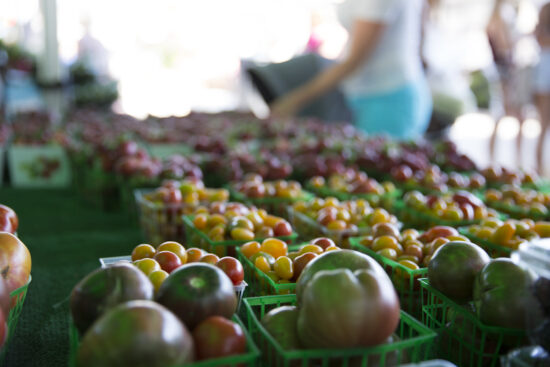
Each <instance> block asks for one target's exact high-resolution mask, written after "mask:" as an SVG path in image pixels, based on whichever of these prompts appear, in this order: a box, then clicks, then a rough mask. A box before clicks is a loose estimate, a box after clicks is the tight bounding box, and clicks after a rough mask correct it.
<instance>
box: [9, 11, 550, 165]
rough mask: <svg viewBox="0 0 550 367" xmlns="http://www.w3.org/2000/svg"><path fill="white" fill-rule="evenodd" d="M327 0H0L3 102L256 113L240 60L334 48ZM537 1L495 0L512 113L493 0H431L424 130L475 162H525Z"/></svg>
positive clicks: (56, 108)
mask: <svg viewBox="0 0 550 367" xmlns="http://www.w3.org/2000/svg"><path fill="white" fill-rule="evenodd" d="M337 2H338V1H335V0H330V1H329V0H309V1H308V0H232V1H223V0H187V1H178V0H156V1H139V2H135V1H129V0H118V1H107V0H79V1H74V0H17V1H13V0H0V40H1V43H0V47H1V48H2V49H3V50H5V52H4V53H3V55H4V56H3V58H2V59H3V60H4V66H3V68H2V70H3V71H2V75H3V78H2V87H1V90H2V96H3V97H2V100H3V107H2V108H3V111H4V113H5V114H6V115H10V114H15V113H17V112H19V111H28V110H34V109H44V108H45V109H47V110H49V111H50V113H51V114H52V115H53V116H60V115H61V114H62V113H63V111H64V109H67V108H68V107H69V105H70V104H77V105H88V104H95V105H100V106H108V108H112V109H113V110H114V111H116V112H119V113H125V114H129V115H131V116H135V117H138V118H143V117H145V116H149V115H154V116H159V117H163V116H173V115H175V116H184V115H187V114H189V113H190V112H191V111H199V112H218V111H233V110H239V111H252V112H253V113H254V114H255V115H256V116H257V117H267V116H268V114H269V109H268V107H267V104H266V103H265V101H264V99H263V98H262V97H261V95H260V93H258V91H257V90H256V88H254V86H253V85H252V83H251V81H250V79H249V78H248V77H247V74H246V73H245V69H246V67H247V65H263V64H269V63H279V62H284V61H286V60H289V59H292V58H293V57H296V56H297V55H301V54H304V53H308V52H315V53H318V54H319V55H321V56H322V57H324V58H327V59H337V58H338V57H339V55H340V54H341V51H342V48H343V46H344V44H345V42H346V40H347V33H346V31H345V30H344V29H343V28H342V27H341V26H340V25H339V23H338V21H337V18H336V15H335V9H334V8H335V4H336V3H337ZM544 3H545V1H543V0H508V1H504V2H503V5H502V7H501V9H500V10H499V11H500V14H501V16H502V19H504V21H505V24H506V26H507V27H508V31H509V34H510V35H511V39H512V40H513V45H512V59H513V63H514V67H515V68H516V69H517V72H518V75H519V77H518V81H517V82H516V84H515V86H514V89H515V90H516V91H517V93H518V96H517V99H518V100H520V101H521V108H520V109H521V114H520V116H511V115H512V114H510V113H507V112H508V111H507V108H506V106H505V103H504V100H505V98H503V93H502V89H503V88H502V85H501V84H500V80H499V76H498V73H497V71H496V67H495V61H494V57H493V54H492V52H491V46H490V43H489V41H488V32H487V27H488V22H489V19H490V16H491V12H492V10H493V8H494V5H495V3H494V1H493V0H438V1H431V2H430V5H431V6H430V11H429V14H428V15H427V17H426V20H425V42H424V45H423V49H422V53H423V57H424V62H425V65H426V70H427V73H428V77H429V82H430V87H431V90H432V95H433V98H434V116H433V118H432V128H431V129H430V131H431V132H432V133H433V134H434V136H442V135H447V136H449V137H450V138H451V140H453V141H454V142H456V143H457V145H458V146H459V148H460V149H461V150H463V151H466V152H467V153H468V154H469V155H470V156H471V157H472V158H473V159H474V160H475V161H476V163H478V164H479V165H480V166H486V165H488V164H489V163H491V162H495V163H498V164H501V165H504V166H507V167H510V168H517V167H521V168H524V169H527V170H528V169H532V168H533V167H534V159H535V158H534V157H535V142H536V140H537V139H538V137H539V135H540V133H541V125H540V121H539V117H538V114H537V110H536V108H535V107H534V104H533V99H532V96H531V89H530V88H531V86H530V80H531V79H530V75H531V73H532V69H533V67H534V66H535V65H536V64H537V62H538V58H539V46H538V44H537V42H536V40H535V37H534V35H533V31H534V29H535V27H536V24H537V21H538V11H539V9H540V7H541V6H542V5H543V4H544ZM6 56H7V57H6ZM67 90H69V92H67ZM68 96H69V97H68ZM515 114H516V115H517V113H515ZM519 120H523V129H522V134H521V136H522V139H523V144H522V146H521V150H522V154H521V155H518V154H517V153H516V150H515V146H516V140H517V137H518V134H519V133H520V121H519ZM496 121H500V123H499V124H498V129H495V126H496ZM492 138H493V139H492ZM491 140H493V147H494V148H493V149H492V150H493V152H494V154H492V153H491ZM518 157H520V158H518ZM544 157H550V151H548V149H547V151H546V152H544ZM546 173H547V174H548V173H549V172H548V171H546Z"/></svg>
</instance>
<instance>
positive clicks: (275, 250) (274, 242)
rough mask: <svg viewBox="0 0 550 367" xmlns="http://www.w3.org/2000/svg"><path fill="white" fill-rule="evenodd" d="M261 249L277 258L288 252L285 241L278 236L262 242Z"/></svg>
mask: <svg viewBox="0 0 550 367" xmlns="http://www.w3.org/2000/svg"><path fill="white" fill-rule="evenodd" d="M261 251H263V252H267V253H268V254H270V255H271V256H273V257H274V258H275V259H277V258H278V257H279V256H286V255H287V254H288V246H287V244H286V243H285V242H284V241H281V240H279V239H276V238H268V239H266V240H264V241H263V242H262V247H261Z"/></svg>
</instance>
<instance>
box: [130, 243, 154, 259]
mask: <svg viewBox="0 0 550 367" xmlns="http://www.w3.org/2000/svg"><path fill="white" fill-rule="evenodd" d="M156 252H157V250H155V248H154V247H153V246H151V245H148V244H141V245H137V246H136V247H135V248H134V250H133V251H132V261H136V260H140V259H145V258H152V257H153V256H155V253H156Z"/></svg>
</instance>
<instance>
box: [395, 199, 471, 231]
mask: <svg viewBox="0 0 550 367" xmlns="http://www.w3.org/2000/svg"><path fill="white" fill-rule="evenodd" d="M394 211H395V212H397V213H400V215H399V217H400V218H399V219H400V220H401V221H402V222H403V223H404V224H405V227H407V228H416V229H426V228H429V227H434V226H449V227H455V228H458V227H464V226H469V225H472V224H479V223H480V222H481V220H478V219H474V220H448V219H443V218H441V217H438V216H436V215H432V214H428V213H424V212H422V211H419V210H416V209H414V208H411V207H409V206H407V205H405V203H404V202H403V201H396V202H395V203H394Z"/></svg>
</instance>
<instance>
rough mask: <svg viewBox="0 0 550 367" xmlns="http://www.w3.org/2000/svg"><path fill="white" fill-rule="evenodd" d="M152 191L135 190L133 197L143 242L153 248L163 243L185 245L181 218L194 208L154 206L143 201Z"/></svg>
mask: <svg viewBox="0 0 550 367" xmlns="http://www.w3.org/2000/svg"><path fill="white" fill-rule="evenodd" d="M150 191H152V189H149V190H147V189H143V190H135V191H134V196H135V201H136V204H137V207H138V217H139V225H140V227H141V231H142V233H143V237H144V238H145V241H147V242H148V243H150V244H152V245H153V246H157V245H160V244H161V243H163V242H165V241H177V242H181V243H185V241H186V239H187V237H186V235H185V230H186V226H185V224H184V220H183V216H184V215H188V214H191V213H192V212H193V211H194V210H195V206H190V205H187V204H184V203H182V204H161V205H159V204H155V203H152V202H150V201H149V200H146V199H145V196H144V195H145V194H146V193H148V192H150Z"/></svg>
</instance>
